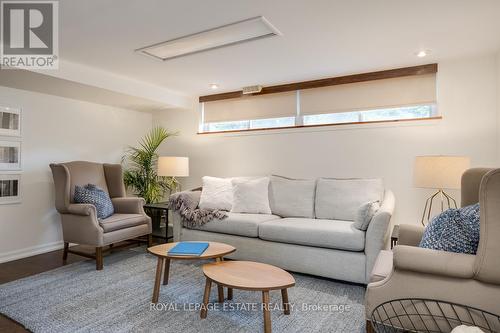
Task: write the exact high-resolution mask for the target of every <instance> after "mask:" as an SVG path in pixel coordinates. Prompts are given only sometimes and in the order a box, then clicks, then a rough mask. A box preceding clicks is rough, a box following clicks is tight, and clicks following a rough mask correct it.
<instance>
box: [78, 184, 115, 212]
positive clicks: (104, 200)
mask: <svg viewBox="0 0 500 333" xmlns="http://www.w3.org/2000/svg"><path fill="white" fill-rule="evenodd" d="M73 201H74V202H75V203H82V204H91V205H94V206H95V209H96V211H97V218H98V219H105V218H107V217H110V216H111V215H113V214H114V212H115V210H114V207H113V202H112V201H111V198H110V197H109V194H108V193H106V191H104V190H102V189H101V188H99V187H97V186H95V185H94V184H87V185H85V186H79V185H76V186H75V195H74V197H73Z"/></svg>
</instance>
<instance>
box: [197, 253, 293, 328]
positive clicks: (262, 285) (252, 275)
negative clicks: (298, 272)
mask: <svg viewBox="0 0 500 333" xmlns="http://www.w3.org/2000/svg"><path fill="white" fill-rule="evenodd" d="M203 274H205V277H206V278H207V280H206V284H205V294H204V295H203V305H204V306H203V307H202V308H201V312H200V317H201V318H202V319H204V318H206V317H207V306H208V298H209V296H210V288H211V286H212V282H215V283H216V284H218V285H219V286H223V287H228V288H229V289H228V299H232V290H233V288H234V289H242V290H255V291H261V292H262V305H263V306H262V309H263V312H264V332H266V333H269V332H271V312H270V309H269V291H270V290H281V297H282V302H283V310H284V311H283V312H284V313H285V314H286V315H287V314H290V306H289V303H288V292H287V288H290V287H293V286H294V285H295V279H294V278H293V276H292V275H291V274H290V273H288V272H286V271H284V270H282V269H281V268H278V267H275V266H271V265H268V264H262V263H258V262H251V261H220V262H216V263H210V264H206V265H203ZM229 295H230V296H231V297H230V296H229ZM219 302H220V297H219Z"/></svg>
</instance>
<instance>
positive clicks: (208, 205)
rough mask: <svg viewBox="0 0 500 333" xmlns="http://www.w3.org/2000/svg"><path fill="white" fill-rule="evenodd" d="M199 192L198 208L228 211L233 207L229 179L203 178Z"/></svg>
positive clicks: (231, 188)
mask: <svg viewBox="0 0 500 333" xmlns="http://www.w3.org/2000/svg"><path fill="white" fill-rule="evenodd" d="M202 180H203V189H202V190H201V196H200V203H199V207H200V208H202V209H220V210H227V211H230V210H231V207H232V206H233V187H232V184H231V178H217V177H209V176H205V177H203V178H202Z"/></svg>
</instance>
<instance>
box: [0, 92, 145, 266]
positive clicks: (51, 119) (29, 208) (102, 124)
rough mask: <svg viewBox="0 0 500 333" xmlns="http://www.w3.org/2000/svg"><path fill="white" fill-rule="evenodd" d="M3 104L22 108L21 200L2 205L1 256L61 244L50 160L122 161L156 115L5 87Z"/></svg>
mask: <svg viewBox="0 0 500 333" xmlns="http://www.w3.org/2000/svg"><path fill="white" fill-rule="evenodd" d="M0 105H7V106H12V107H20V108H22V112H23V114H22V138H21V139H20V140H21V141H22V164H23V167H22V169H23V171H22V183H21V191H22V195H23V198H22V203H20V204H12V205H0V262H2V261H8V260H12V259H15V258H20V257H24V256H28V255H31V254H33V253H37V252H45V251H48V250H50V249H55V248H59V247H61V244H62V232H61V226H60V222H59V216H58V214H57V212H56V210H55V208H54V190H53V181H52V174H51V172H50V169H49V163H51V162H64V161H71V160H89V161H99V162H119V161H120V159H121V156H122V154H123V151H124V148H125V147H126V146H127V145H133V144H136V143H137V141H138V139H139V138H140V137H141V136H142V135H144V134H145V133H146V132H147V131H148V130H149V129H150V127H151V121H152V116H151V114H149V113H141V112H136V111H129V110H123V109H117V108H112V107H107V106H102V105H97V104H91V103H87V102H80V101H76V100H71V99H65V98H61V97H55V96H50V95H44V94H38V93H32V92H28V91H23V90H16V89H10V88H5V87H0Z"/></svg>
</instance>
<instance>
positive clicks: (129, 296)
mask: <svg viewBox="0 0 500 333" xmlns="http://www.w3.org/2000/svg"><path fill="white" fill-rule="evenodd" d="M201 265H202V262H187V261H186V262H180V261H174V262H172V265H171V268H170V280H169V284H168V286H162V289H161V292H160V301H159V304H158V305H157V306H156V307H153V306H152V305H151V303H150V300H151V295H152V288H153V280H154V276H155V267H156V258H155V257H153V256H151V255H149V254H146V253H145V250H144V249H141V248H137V249H132V250H127V251H122V252H117V253H115V254H112V255H110V256H107V257H106V258H105V267H104V270H102V271H96V270H95V263H94V262H92V261H84V262H78V263H75V264H71V265H68V266H64V267H61V268H58V269H55V270H52V271H48V272H45V273H42V274H38V275H35V276H31V277H28V278H24V279H21V280H17V281H13V282H10V283H6V284H3V285H0V313H2V314H4V315H6V316H8V317H10V318H12V319H13V320H15V321H17V322H19V323H21V324H22V325H24V326H25V327H26V328H27V329H29V330H30V331H32V332H51V333H56V332H72V333H77V332H261V331H262V330H263V323H262V311H261V308H260V306H261V304H260V301H261V293H258V292H250V291H240V290H235V291H234V299H233V301H226V302H225V303H223V305H221V304H218V303H216V300H217V288H212V294H211V297H210V302H211V304H210V305H211V306H212V308H209V311H208V316H207V319H204V320H200V317H199V308H198V307H199V305H200V303H201V301H202V298H203V287H204V281H205V279H204V276H203V273H202V271H201ZM294 277H295V279H296V282H297V283H296V286H295V287H294V288H291V289H290V290H289V299H290V302H291V304H292V308H291V314H290V315H288V316H285V315H283V312H282V311H281V310H280V307H281V294H280V292H279V291H274V292H271V302H272V309H273V310H272V312H271V318H272V327H273V332H358V333H359V332H364V315H363V296H364V291H365V290H364V288H363V287H361V286H358V285H351V284H344V283H340V282H336V281H331V280H327V279H320V278H314V277H311V276H306V275H301V274H294Z"/></svg>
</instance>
